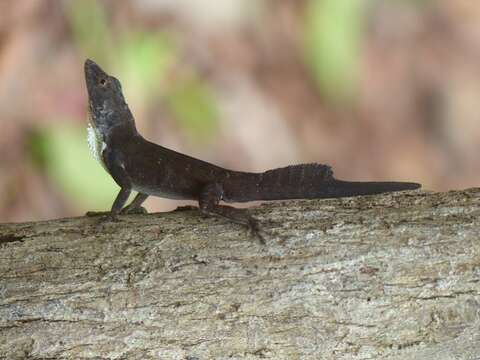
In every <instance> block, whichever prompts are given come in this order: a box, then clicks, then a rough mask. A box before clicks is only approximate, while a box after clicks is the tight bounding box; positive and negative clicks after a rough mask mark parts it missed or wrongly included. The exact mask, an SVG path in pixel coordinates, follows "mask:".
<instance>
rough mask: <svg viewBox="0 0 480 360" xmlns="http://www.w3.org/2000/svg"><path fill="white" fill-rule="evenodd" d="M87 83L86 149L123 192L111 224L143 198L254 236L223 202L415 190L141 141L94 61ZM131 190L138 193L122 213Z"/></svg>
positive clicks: (316, 167) (114, 83) (247, 221)
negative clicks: (246, 163)
mask: <svg viewBox="0 0 480 360" xmlns="http://www.w3.org/2000/svg"><path fill="white" fill-rule="evenodd" d="M85 79H86V83H87V89H88V97H89V115H90V128H89V142H90V147H91V148H92V150H93V153H94V155H95V157H96V158H97V159H98V160H99V161H100V162H101V164H102V165H103V166H104V168H105V169H106V170H107V171H108V173H109V174H110V175H111V176H112V177H113V179H114V180H115V182H116V183H117V184H118V185H119V186H120V192H119V193H118V195H117V197H116V199H115V201H114V202H113V205H112V208H111V211H110V216H109V218H110V219H114V218H115V217H116V215H117V214H119V213H121V212H122V213H127V212H133V211H135V210H138V209H139V208H140V207H141V205H142V203H143V202H144V201H145V199H146V198H147V197H148V196H150V195H153V196H159V197H165V198H170V199H184V200H197V201H198V205H199V208H200V211H201V212H202V213H204V214H209V215H216V216H222V217H224V218H227V219H229V220H231V221H233V222H235V223H238V224H242V225H244V226H247V227H248V228H249V229H250V230H252V231H253V232H254V233H256V234H257V235H259V227H258V223H257V221H256V220H255V219H254V218H253V217H251V216H250V215H249V214H248V212H246V211H245V210H242V209H237V208H234V207H231V206H226V205H220V204H219V203H220V201H223V202H227V203H229V202H247V201H254V200H282V199H315V198H337V197H346V196H357V195H370V194H380V193H385V192H393V191H402V190H412V189H417V188H419V187H420V184H417V183H410V182H356V181H342V180H337V179H335V178H334V177H333V173H332V170H331V168H330V167H329V166H327V165H321V164H301V165H293V166H287V167H283V168H278V169H273V170H268V171H266V172H262V173H251V172H241V171H234V170H228V169H224V168H222V167H219V166H216V165H213V164H210V163H208V162H205V161H202V160H198V159H195V158H193V157H190V156H187V155H184V154H181V153H178V152H176V151H173V150H170V149H167V148H164V147H162V146H160V145H157V144H154V143H152V142H150V141H148V140H146V139H144V138H143V137H142V136H141V135H140V134H139V133H138V132H137V129H136V127H135V121H134V118H133V115H132V113H131V112H130V109H129V108H128V105H127V104H126V102H125V99H124V97H123V93H122V88H121V85H120V82H119V81H118V80H117V79H116V78H115V77H113V76H110V75H108V74H107V73H105V72H104V71H103V70H102V69H101V68H100V67H99V66H98V65H97V64H95V63H94V62H93V61H92V60H86V61H85ZM132 190H135V191H137V192H138V194H137V196H136V197H135V199H134V200H133V201H132V202H131V203H130V205H128V206H127V207H125V208H124V205H125V203H126V201H127V199H128V197H129V195H130V193H131V191H132ZM122 209H123V210H122ZM259 236H260V235H259Z"/></svg>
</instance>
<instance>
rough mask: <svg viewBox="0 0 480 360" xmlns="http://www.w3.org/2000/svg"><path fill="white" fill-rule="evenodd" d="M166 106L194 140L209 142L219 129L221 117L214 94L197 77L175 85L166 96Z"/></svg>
mask: <svg viewBox="0 0 480 360" xmlns="http://www.w3.org/2000/svg"><path fill="white" fill-rule="evenodd" d="M166 105H167V106H168V108H169V109H170V111H171V112H172V114H173V115H174V116H175V118H176V119H177V121H178V122H179V125H180V126H181V127H182V128H183V129H184V131H185V132H186V133H187V134H188V135H189V136H190V137H191V138H192V139H194V140H200V141H208V140H210V138H211V137H212V135H213V134H214V133H215V131H216V130H217V129H218V118H219V115H218V109H217V107H216V104H215V101H214V97H213V94H212V93H211V91H210V89H209V88H208V86H207V85H206V84H204V83H203V82H202V81H200V80H199V79H198V78H197V77H195V76H190V77H187V78H186V79H182V80H181V81H179V82H178V83H177V84H174V86H173V87H172V88H171V90H170V91H169V93H168V94H167V96H166Z"/></svg>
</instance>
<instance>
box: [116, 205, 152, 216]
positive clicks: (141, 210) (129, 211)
mask: <svg viewBox="0 0 480 360" xmlns="http://www.w3.org/2000/svg"><path fill="white" fill-rule="evenodd" d="M120 214H124V215H126V214H128V215H132V214H148V211H147V209H145V208H144V207H143V206H139V207H135V208H129V207H128V206H127V207H125V208H123V209H122V211H120Z"/></svg>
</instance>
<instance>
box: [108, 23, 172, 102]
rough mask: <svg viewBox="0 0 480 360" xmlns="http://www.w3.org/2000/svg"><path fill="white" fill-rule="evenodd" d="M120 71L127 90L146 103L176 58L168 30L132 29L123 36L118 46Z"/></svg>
mask: <svg viewBox="0 0 480 360" xmlns="http://www.w3.org/2000/svg"><path fill="white" fill-rule="evenodd" d="M117 55H118V57H117V62H116V65H117V72H118V73H121V74H122V83H123V84H125V92H126V93H131V94H132V95H133V96H134V97H136V98H137V99H139V100H140V101H143V102H148V101H149V99H151V98H152V94H154V93H157V92H158V91H159V87H160V85H161V84H162V80H163V79H164V78H165V76H166V74H167V72H168V70H169V68H170V67H171V66H172V64H173V63H174V61H175V59H176V51H175V44H174V43H173V41H172V40H171V39H170V38H169V36H168V35H167V34H165V33H147V32H141V31H138V32H132V33H126V34H124V36H122V38H121V40H120V41H119V44H118V49H117Z"/></svg>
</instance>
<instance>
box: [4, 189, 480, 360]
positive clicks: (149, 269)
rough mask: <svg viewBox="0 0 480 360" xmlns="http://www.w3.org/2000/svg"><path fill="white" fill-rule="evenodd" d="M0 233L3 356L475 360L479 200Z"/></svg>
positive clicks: (424, 196)
mask: <svg viewBox="0 0 480 360" xmlns="http://www.w3.org/2000/svg"><path fill="white" fill-rule="evenodd" d="M249 211H251V212H252V213H253V214H254V215H255V216H256V217H258V218H259V219H260V221H261V223H262V224H263V228H264V229H265V230H266V231H267V233H268V234H269V235H268V236H267V244H266V245H265V246H262V245H260V244H259V243H258V242H257V241H255V240H254V239H251V238H249V237H248V235H247V232H246V231H245V230H244V228H242V227H241V226H237V225H235V224H231V223H229V222H228V221H225V220H222V219H217V218H204V217H202V216H201V215H200V214H199V213H198V212H197V211H182V212H171V213H163V214H150V215H129V216H121V217H120V218H121V219H122V220H123V221H122V222H120V223H108V224H107V225H106V226H105V227H104V228H103V230H101V231H99V230H97V227H96V226H95V222H96V219H92V218H85V217H81V218H73V219H60V220H52V221H47V222H39V223H22V224H5V225H0V358H2V359H3V358H4V359H9V360H10V359H24V358H27V357H28V358H29V359H47V358H48V359H53V358H67V359H79V358H84V359H104V358H105V359H107V358H108V359H110V358H116V359H120V358H122V359H124V358H125V359H190V360H193V359H225V358H236V359H239V358H247V359H257V358H258V359H260V358H271V359H298V358H305V359H306V358H311V359H319V358H324V359H385V358H388V359H435V360H438V359H454V358H461V359H475V358H478V356H479V355H478V354H480V318H479V317H480V226H479V225H480V221H479V215H480V190H479V189H472V190H466V191H458V192H449V193H426V192H407V193H395V194H387V195H382V196H368V197H356V198H345V199H333V200H311V201H289V202H277V203H269V204H265V205H262V206H260V207H258V208H253V209H250V210H249Z"/></svg>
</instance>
